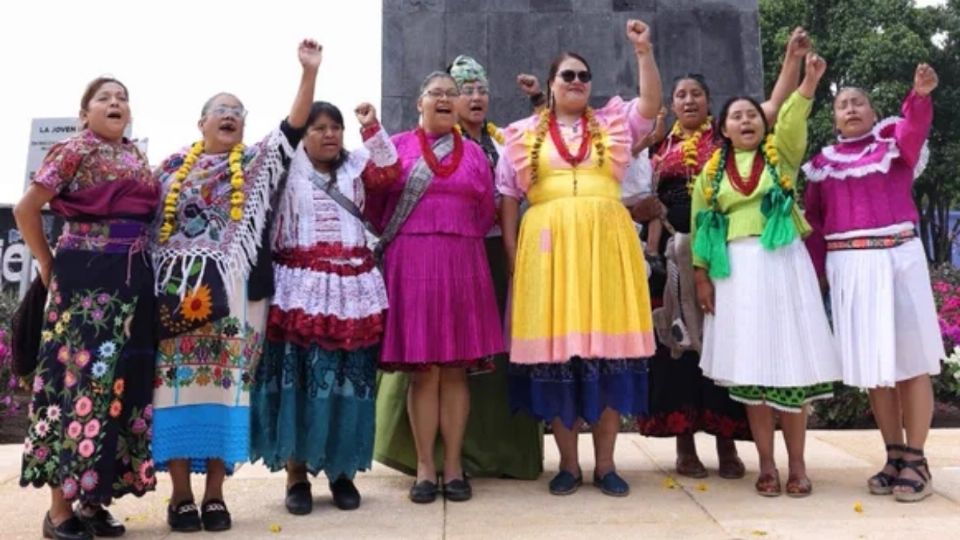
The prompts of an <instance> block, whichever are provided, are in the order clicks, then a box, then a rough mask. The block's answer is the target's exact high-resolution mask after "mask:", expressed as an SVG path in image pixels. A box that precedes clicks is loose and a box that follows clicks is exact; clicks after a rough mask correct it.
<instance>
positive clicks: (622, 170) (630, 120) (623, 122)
mask: <svg viewBox="0 0 960 540" xmlns="http://www.w3.org/2000/svg"><path fill="white" fill-rule="evenodd" d="M639 100H640V98H634V99H631V100H630V101H624V100H623V99H622V98H621V97H619V96H614V97H612V98H610V101H608V102H607V104H606V105H604V106H603V107H601V108H600V109H597V110H596V111H595V113H594V114H595V115H596V118H597V121H598V122H599V123H600V127H601V129H602V130H603V133H604V139H605V140H604V145H605V146H606V155H607V156H608V157H609V159H610V165H611V168H612V171H613V174H614V176H615V177H616V178H617V179H618V180H620V181H622V180H623V179H624V177H625V176H626V174H627V169H628V168H629V167H630V162H631V158H632V156H631V153H630V149H631V148H633V144H634V142H636V141H638V140H640V139H642V138H643V137H645V136H646V135H647V134H648V133H650V132H651V131H652V130H653V127H654V124H655V123H656V119H650V118H644V117H643V116H641V115H640V111H639V109H638V108H637V103H638V102H639Z"/></svg>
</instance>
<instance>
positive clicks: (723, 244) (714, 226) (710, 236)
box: [693, 210, 730, 279]
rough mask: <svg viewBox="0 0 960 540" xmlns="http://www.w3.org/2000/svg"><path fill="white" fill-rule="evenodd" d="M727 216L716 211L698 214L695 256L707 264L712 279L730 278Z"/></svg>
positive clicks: (702, 211)
mask: <svg viewBox="0 0 960 540" xmlns="http://www.w3.org/2000/svg"><path fill="white" fill-rule="evenodd" d="M727 225H728V220H727V216H725V215H723V214H722V213H720V212H717V211H715V210H701V211H700V212H698V213H697V237H696V240H694V243H693V252H694V254H695V255H696V256H697V257H699V258H701V259H703V260H704V261H706V262H707V264H708V265H710V266H709V274H710V277H711V278H714V279H719V278H725V277H729V276H730V260H729V259H728V258H727Z"/></svg>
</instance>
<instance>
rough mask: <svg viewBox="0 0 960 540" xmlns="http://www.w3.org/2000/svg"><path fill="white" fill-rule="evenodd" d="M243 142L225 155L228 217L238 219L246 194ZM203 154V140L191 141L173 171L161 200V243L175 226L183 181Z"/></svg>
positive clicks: (168, 237) (239, 218) (171, 232)
mask: <svg viewBox="0 0 960 540" xmlns="http://www.w3.org/2000/svg"><path fill="white" fill-rule="evenodd" d="M243 149H244V146H243V143H238V144H236V145H234V147H233V148H231V149H230V155H229V156H228V157H227V164H228V167H229V171H230V188H231V192H230V219H232V220H234V221H240V220H241V219H243V204H244V201H245V200H246V196H245V195H244V194H243V185H244V183H245V182H246V180H245V179H244V177H243ZM200 154H203V141H197V142H195V143H193V145H192V146H191V147H190V150H189V151H188V152H187V155H186V156H184V158H183V164H181V165H180V168H179V169H177V171H176V172H175V173H173V182H172V183H171V184H170V191H168V192H167V197H166V199H164V201H163V224H162V225H161V226H160V234H159V236H158V240H159V241H160V243H161V244H163V243H166V242H167V240H169V239H170V235H172V234H173V231H174V229H175V228H176V225H175V223H176V217H177V204H178V203H179V201H180V192H181V190H182V188H183V181H184V180H185V179H186V178H187V175H188V174H190V170H191V169H193V166H194V165H196V164H197V160H198V159H200Z"/></svg>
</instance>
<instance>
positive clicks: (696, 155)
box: [670, 116, 713, 176]
mask: <svg viewBox="0 0 960 540" xmlns="http://www.w3.org/2000/svg"><path fill="white" fill-rule="evenodd" d="M712 125H713V117H710V116H708V117H707V119H706V120H704V122H703V123H702V124H700V126H699V127H697V129H696V131H694V132H693V134H691V135H689V136H688V135H686V134H685V133H684V132H683V127H682V126H681V125H680V122H679V121H678V122H674V123H673V128H671V129H670V135H671V136H674V137H679V138H680V139H682V140H683V142H682V143H680V153H681V155H682V159H683V164H684V165H686V166H687V167H688V168H690V169H691V176H694V175H696V174H697V173H699V172H700V171H698V170H697V167H699V166H700V140H701V139H702V138H703V134H704V133H706V132H707V131H708V130H709V129H710V127H711V126H712Z"/></svg>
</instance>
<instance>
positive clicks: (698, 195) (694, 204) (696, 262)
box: [690, 171, 709, 268]
mask: <svg viewBox="0 0 960 540" xmlns="http://www.w3.org/2000/svg"><path fill="white" fill-rule="evenodd" d="M708 181H709V180H708V179H707V178H706V173H704V172H703V171H701V172H700V174H698V175H697V179H696V181H694V184H693V192H692V193H691V194H690V199H691V200H690V245H691V246H693V245H695V244H696V240H697V214H699V213H700V211H701V210H705V209H706V208H707V199H706V197H705V196H704V193H703V188H704V186H705V185H706V183H707V182H708ZM693 266H695V267H697V268H707V267H708V265H707V262H706V261H704V260H703V259H701V258H700V257H697V255H696V253H694V254H693Z"/></svg>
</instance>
